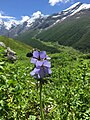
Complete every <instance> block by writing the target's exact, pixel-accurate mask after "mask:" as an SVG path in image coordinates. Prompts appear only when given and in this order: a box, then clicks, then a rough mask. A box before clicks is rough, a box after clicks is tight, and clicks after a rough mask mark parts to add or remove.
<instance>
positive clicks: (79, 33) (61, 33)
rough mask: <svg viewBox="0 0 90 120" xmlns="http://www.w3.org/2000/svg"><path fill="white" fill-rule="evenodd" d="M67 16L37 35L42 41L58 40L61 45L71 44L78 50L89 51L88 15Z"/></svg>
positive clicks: (89, 30) (89, 27) (89, 31)
mask: <svg viewBox="0 0 90 120" xmlns="http://www.w3.org/2000/svg"><path fill="white" fill-rule="evenodd" d="M79 17H80V18H78V17H77V16H75V17H74V18H73V17H72V18H68V19H66V20H64V21H63V22H61V23H58V24H56V25H55V26H53V27H51V28H49V29H47V30H43V31H42V32H41V33H40V34H38V35H37V38H39V39H40V40H42V41H45V42H47V41H52V42H55V41H58V43H59V44H61V45H66V46H72V47H74V48H76V49H79V50H80V51H85V52H86V51H89V52H90V44H89V43H90V16H88V15H87V16H82V15H81V16H79Z"/></svg>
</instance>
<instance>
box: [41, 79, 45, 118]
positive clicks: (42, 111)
mask: <svg viewBox="0 0 90 120" xmlns="http://www.w3.org/2000/svg"><path fill="white" fill-rule="evenodd" d="M40 116H41V120H44V117H43V107H42V79H40Z"/></svg>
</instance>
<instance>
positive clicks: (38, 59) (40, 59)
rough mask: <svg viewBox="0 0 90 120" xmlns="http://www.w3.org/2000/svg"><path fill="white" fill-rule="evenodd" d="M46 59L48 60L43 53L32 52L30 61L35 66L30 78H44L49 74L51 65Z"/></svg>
mask: <svg viewBox="0 0 90 120" xmlns="http://www.w3.org/2000/svg"><path fill="white" fill-rule="evenodd" d="M48 59H50V58H49V57H48V56H47V55H46V52H45V51H41V52H39V51H34V52H33V58H32V59H31V63H33V64H35V68H34V70H33V71H32V72H31V73H30V74H31V76H34V77H35V78H39V79H40V78H44V77H46V76H48V75H49V74H51V73H52V72H51V69H50V67H51V64H50V62H48Z"/></svg>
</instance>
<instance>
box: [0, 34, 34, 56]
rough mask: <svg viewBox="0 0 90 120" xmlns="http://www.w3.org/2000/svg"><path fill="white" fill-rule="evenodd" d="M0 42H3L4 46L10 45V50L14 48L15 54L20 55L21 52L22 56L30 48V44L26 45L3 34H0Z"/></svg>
mask: <svg viewBox="0 0 90 120" xmlns="http://www.w3.org/2000/svg"><path fill="white" fill-rule="evenodd" d="M0 42H3V43H4V44H5V45H6V47H10V48H11V49H12V50H14V51H15V52H16V54H17V55H18V54H19V55H20V54H21V53H22V55H23V56H21V57H22V58H24V57H26V54H27V53H28V52H29V51H30V50H32V47H31V46H28V45H26V44H24V43H22V42H19V41H16V40H14V39H12V38H7V37H4V36H0Z"/></svg>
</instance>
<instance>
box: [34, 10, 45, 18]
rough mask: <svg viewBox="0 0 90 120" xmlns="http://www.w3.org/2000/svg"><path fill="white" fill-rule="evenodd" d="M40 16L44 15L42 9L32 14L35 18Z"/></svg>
mask: <svg viewBox="0 0 90 120" xmlns="http://www.w3.org/2000/svg"><path fill="white" fill-rule="evenodd" d="M40 16H44V15H43V14H42V13H41V12H40V11H37V12H35V13H33V15H32V17H33V18H39V17H40Z"/></svg>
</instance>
